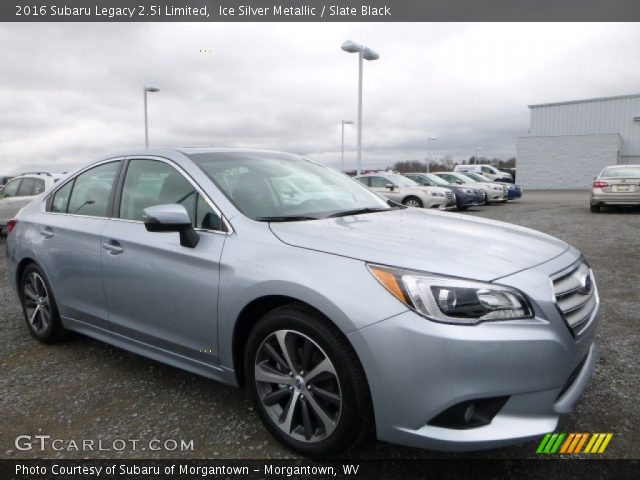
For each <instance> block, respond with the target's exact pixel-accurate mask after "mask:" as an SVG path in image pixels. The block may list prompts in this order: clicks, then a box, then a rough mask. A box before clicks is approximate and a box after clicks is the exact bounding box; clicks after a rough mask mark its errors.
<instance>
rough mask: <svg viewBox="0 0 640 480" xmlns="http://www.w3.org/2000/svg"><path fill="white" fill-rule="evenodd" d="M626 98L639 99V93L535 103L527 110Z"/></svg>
mask: <svg viewBox="0 0 640 480" xmlns="http://www.w3.org/2000/svg"><path fill="white" fill-rule="evenodd" d="M626 98H640V93H634V94H630V95H617V96H614V97H595V98H585V99H583V100H568V101H565V102H552V103H537V104H534V105H529V108H539V107H555V106H557V105H573V104H576V103H590V102H604V101H608V100H624V99H626Z"/></svg>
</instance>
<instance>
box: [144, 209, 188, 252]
mask: <svg viewBox="0 0 640 480" xmlns="http://www.w3.org/2000/svg"><path fill="white" fill-rule="evenodd" d="M142 220H143V221H144V226H145V228H146V229H147V231H148V232H178V233H179V234H180V245H182V246H183V247H188V248H195V247H196V245H198V242H199V241H200V236H199V235H198V233H197V232H196V231H195V230H194V228H193V225H191V219H190V218H189V214H188V213H187V210H186V209H185V208H184V206H183V205H178V204H177V203H173V204H169V205H155V206H153V207H147V208H145V209H144V210H143V216H142Z"/></svg>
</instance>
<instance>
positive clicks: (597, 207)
mask: <svg viewBox="0 0 640 480" xmlns="http://www.w3.org/2000/svg"><path fill="white" fill-rule="evenodd" d="M599 212H600V205H593V204H591V213H599Z"/></svg>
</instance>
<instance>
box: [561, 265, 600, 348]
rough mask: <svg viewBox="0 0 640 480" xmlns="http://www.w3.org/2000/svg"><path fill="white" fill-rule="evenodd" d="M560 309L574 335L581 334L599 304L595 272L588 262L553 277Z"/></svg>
mask: <svg viewBox="0 0 640 480" xmlns="http://www.w3.org/2000/svg"><path fill="white" fill-rule="evenodd" d="M553 291H554V295H555V299H556V305H557V306H558V310H560V313H562V317H563V318H564V320H565V322H567V325H568V326H569V329H570V330H571V332H572V333H573V335H574V336H578V335H580V334H581V333H582V332H583V331H584V330H585V328H586V327H587V325H588V324H589V321H590V320H591V318H592V316H593V313H594V311H595V309H596V307H597V306H598V294H597V292H596V283H595V280H594V279H593V274H592V273H591V270H590V269H589V267H588V266H587V264H586V263H582V262H581V263H579V264H578V265H576V266H574V267H573V268H572V269H570V270H569V271H568V272H565V273H562V274H560V275H559V276H558V277H556V278H554V279H553Z"/></svg>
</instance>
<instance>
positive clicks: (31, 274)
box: [20, 263, 65, 343]
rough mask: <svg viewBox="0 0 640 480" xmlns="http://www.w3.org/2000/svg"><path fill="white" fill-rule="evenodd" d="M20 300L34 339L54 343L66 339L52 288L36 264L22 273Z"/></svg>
mask: <svg viewBox="0 0 640 480" xmlns="http://www.w3.org/2000/svg"><path fill="white" fill-rule="evenodd" d="M20 300H21V303H22V311H23V312H24V318H25V320H26V321H27V326H28V327H29V332H30V333H31V335H32V336H33V337H34V338H36V339H38V340H40V341H41V342H45V343H52V342H55V341H58V340H60V339H62V338H63V337H64V334H65V330H64V327H63V326H62V322H61V321H60V314H59V313H58V307H57V305H56V300H55V298H54V297H53V293H52V292H51V287H50V286H49V282H47V279H46V277H45V276H44V274H43V273H42V271H41V270H40V268H39V267H38V266H37V265H36V264H35V263H32V264H30V265H28V266H27V268H25V269H24V272H23V273H22V279H21V282H20Z"/></svg>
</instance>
